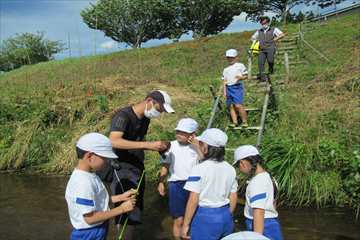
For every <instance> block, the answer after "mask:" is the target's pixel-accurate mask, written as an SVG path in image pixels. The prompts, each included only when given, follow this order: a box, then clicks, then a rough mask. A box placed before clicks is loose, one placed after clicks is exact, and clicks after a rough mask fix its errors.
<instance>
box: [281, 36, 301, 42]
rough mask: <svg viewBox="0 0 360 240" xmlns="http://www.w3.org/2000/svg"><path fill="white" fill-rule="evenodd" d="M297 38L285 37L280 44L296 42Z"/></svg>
mask: <svg viewBox="0 0 360 240" xmlns="http://www.w3.org/2000/svg"><path fill="white" fill-rule="evenodd" d="M297 38H298V37H285V38H283V39H281V40H280V42H294V41H296V40H297Z"/></svg>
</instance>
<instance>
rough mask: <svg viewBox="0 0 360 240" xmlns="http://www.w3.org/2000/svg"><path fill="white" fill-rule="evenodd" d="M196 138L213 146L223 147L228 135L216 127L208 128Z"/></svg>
mask: <svg viewBox="0 0 360 240" xmlns="http://www.w3.org/2000/svg"><path fill="white" fill-rule="evenodd" d="M197 139H198V140H199V141H202V142H204V143H206V144H208V145H210V146H213V147H225V145H226V143H227V140H228V136H227V135H226V133H224V132H223V131H221V130H220V129H218V128H209V129H206V130H205V131H204V132H203V133H202V134H201V135H200V136H199V137H197Z"/></svg>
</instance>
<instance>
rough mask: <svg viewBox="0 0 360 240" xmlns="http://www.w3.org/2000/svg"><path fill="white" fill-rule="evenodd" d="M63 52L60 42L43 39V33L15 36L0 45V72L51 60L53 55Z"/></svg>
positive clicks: (62, 45)
mask: <svg viewBox="0 0 360 240" xmlns="http://www.w3.org/2000/svg"><path fill="white" fill-rule="evenodd" d="M63 50H65V48H64V44H63V43H62V42H61V41H51V40H48V39H45V37H44V33H43V32H38V33H36V34H33V33H22V34H16V35H15V37H11V38H9V39H7V40H5V41H4V42H3V43H2V45H1V48H0V71H10V70H12V69H15V68H19V67H21V66H23V65H29V64H35V63H38V62H45V61H49V60H52V59H53V58H54V57H53V56H54V54H56V53H59V52H61V51H63Z"/></svg>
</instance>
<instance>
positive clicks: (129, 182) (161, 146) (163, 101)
mask: <svg viewBox="0 0 360 240" xmlns="http://www.w3.org/2000/svg"><path fill="white" fill-rule="evenodd" d="M163 112H166V113H173V112H174V109H173V108H172V107H171V99H170V96H169V95H168V94H167V93H166V92H164V91H161V90H156V91H152V92H151V93H149V94H148V95H147V96H146V98H145V100H144V101H142V102H139V103H137V104H135V105H132V106H128V107H124V108H122V109H120V110H118V111H117V112H116V113H115V115H114V116H113V118H112V121H111V129H110V140H111V142H112V145H113V148H114V152H115V153H116V155H117V156H118V159H117V161H115V162H113V164H111V165H109V166H108V169H107V170H106V171H104V172H101V173H99V175H100V176H101V177H102V179H103V180H105V181H109V182H111V191H112V194H114V195H116V194H121V193H123V192H125V191H127V190H129V189H131V188H134V189H136V187H137V184H138V182H139V180H140V177H141V175H142V172H143V171H144V150H151V151H158V152H162V151H164V150H165V149H166V148H167V147H168V145H167V144H166V142H163V141H152V142H147V141H145V136H146V134H147V130H148V127H149V124H150V119H152V118H156V117H159V116H160V115H161V113H163ZM144 190H145V178H144V179H143V180H142V182H141V185H140V189H139V195H138V198H137V202H136V207H135V209H134V210H133V211H132V212H130V213H129V219H128V225H130V226H127V228H126V233H125V239H127V240H128V239H132V238H133V237H132V235H133V231H134V225H137V224H140V223H141V211H142V209H143V198H144ZM126 217H127V215H121V216H120V217H117V218H116V219H115V224H117V225H118V226H119V227H120V224H123V223H124V221H125V219H126Z"/></svg>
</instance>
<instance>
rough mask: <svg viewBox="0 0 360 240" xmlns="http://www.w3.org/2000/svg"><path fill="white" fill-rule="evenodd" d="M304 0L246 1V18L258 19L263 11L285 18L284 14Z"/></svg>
mask: <svg viewBox="0 0 360 240" xmlns="http://www.w3.org/2000/svg"><path fill="white" fill-rule="evenodd" d="M305 1H306V0H258V1H251V2H250V3H247V7H246V9H247V13H248V18H250V19H252V20H258V19H259V17H260V16H261V15H263V14H264V13H265V12H273V13H275V14H276V17H278V18H281V19H286V15H287V14H288V13H289V12H290V10H291V9H292V8H294V7H295V6H297V5H299V4H301V3H305Z"/></svg>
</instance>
